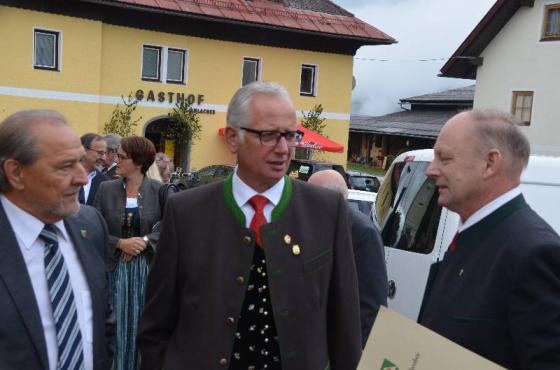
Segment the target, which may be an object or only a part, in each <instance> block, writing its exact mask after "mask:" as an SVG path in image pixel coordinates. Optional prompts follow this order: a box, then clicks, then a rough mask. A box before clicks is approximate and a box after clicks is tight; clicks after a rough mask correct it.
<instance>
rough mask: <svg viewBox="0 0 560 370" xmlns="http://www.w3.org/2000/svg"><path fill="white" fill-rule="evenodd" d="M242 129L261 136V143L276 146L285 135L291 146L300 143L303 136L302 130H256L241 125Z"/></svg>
mask: <svg viewBox="0 0 560 370" xmlns="http://www.w3.org/2000/svg"><path fill="white" fill-rule="evenodd" d="M239 129H240V130H245V131H248V132H251V133H253V134H255V135H258V136H259V139H260V140H261V144H262V145H265V146H276V145H278V142H279V141H280V138H281V137H283V138H284V139H286V143H287V144H288V146H289V147H293V146H296V145H298V144H299V143H300V142H301V139H302V137H303V132H301V131H286V132H280V131H265V130H254V129H252V128H247V127H239Z"/></svg>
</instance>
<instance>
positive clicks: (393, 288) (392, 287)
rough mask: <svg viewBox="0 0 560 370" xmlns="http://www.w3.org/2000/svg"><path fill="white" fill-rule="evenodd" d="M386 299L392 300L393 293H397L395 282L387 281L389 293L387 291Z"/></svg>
mask: <svg viewBox="0 0 560 370" xmlns="http://www.w3.org/2000/svg"><path fill="white" fill-rule="evenodd" d="M388 293H389V294H388V297H389V298H391V299H393V298H395V293H397V284H396V283H395V280H389V291H388Z"/></svg>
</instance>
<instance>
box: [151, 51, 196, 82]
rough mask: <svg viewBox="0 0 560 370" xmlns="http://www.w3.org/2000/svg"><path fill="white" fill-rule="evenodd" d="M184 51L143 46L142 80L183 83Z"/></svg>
mask: <svg viewBox="0 0 560 370" xmlns="http://www.w3.org/2000/svg"><path fill="white" fill-rule="evenodd" d="M186 54H187V53H186V50H182V49H175V48H167V47H162V46H154V45H144V47H143V51H142V79H143V80H145V81H157V82H163V81H165V82H167V83H177V84H184V83H185V80H186V79H185V60H186Z"/></svg>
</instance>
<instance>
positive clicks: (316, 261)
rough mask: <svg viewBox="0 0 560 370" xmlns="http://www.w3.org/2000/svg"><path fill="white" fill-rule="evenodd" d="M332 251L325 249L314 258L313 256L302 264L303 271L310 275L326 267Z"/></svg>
mask: <svg viewBox="0 0 560 370" xmlns="http://www.w3.org/2000/svg"><path fill="white" fill-rule="evenodd" d="M331 254H332V251H331V250H330V249H327V250H325V251H323V252H321V253H319V254H317V255H316V256H313V257H311V258H309V259H308V260H306V261H305V262H304V263H303V271H304V272H305V273H310V272H314V271H317V270H319V269H321V268H322V267H323V266H326V265H328V263H329V262H330V261H331Z"/></svg>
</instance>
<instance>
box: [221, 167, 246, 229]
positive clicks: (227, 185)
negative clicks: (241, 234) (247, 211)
mask: <svg viewBox="0 0 560 370" xmlns="http://www.w3.org/2000/svg"><path fill="white" fill-rule="evenodd" d="M224 198H225V200H226V204H227V206H228V208H229V211H230V212H231V214H232V215H233V217H234V218H235V219H236V220H237V222H239V223H240V224H241V225H243V226H245V215H244V214H243V211H241V209H240V208H239V207H238V206H237V203H236V202H235V198H234V197H233V174H232V173H230V174H229V176H228V177H227V178H226V179H225V181H224Z"/></svg>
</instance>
